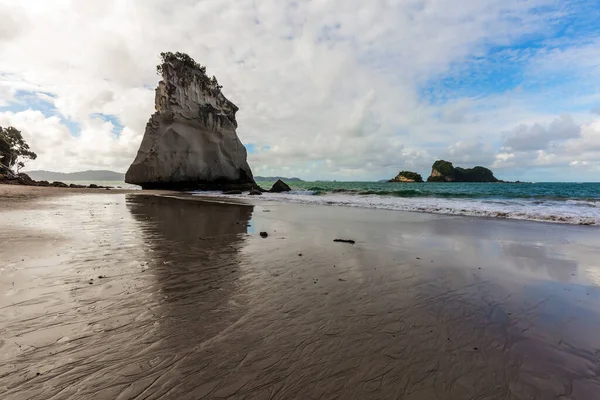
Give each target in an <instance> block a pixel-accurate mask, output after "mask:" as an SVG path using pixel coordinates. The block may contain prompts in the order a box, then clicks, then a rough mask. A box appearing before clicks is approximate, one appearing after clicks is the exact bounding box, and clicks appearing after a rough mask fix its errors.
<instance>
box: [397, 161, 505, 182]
mask: <svg viewBox="0 0 600 400" xmlns="http://www.w3.org/2000/svg"><path fill="white" fill-rule="evenodd" d="M387 182H406V183H412V182H423V177H422V176H421V175H420V174H418V173H416V172H412V171H400V172H399V173H398V175H396V177H394V178H393V179H390V180H389V181H387ZM427 182H504V181H501V180H498V179H497V178H496V177H495V176H494V173H493V172H492V171H491V170H489V169H488V168H485V167H480V166H477V167H473V168H461V167H454V165H452V163H451V162H449V161H445V160H437V161H436V162H434V163H433V165H432V166H431V175H430V176H429V178H427Z"/></svg>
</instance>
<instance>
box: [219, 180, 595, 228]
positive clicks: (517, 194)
mask: <svg viewBox="0 0 600 400" xmlns="http://www.w3.org/2000/svg"><path fill="white" fill-rule="evenodd" d="M272 184H273V182H259V185H260V186H261V187H263V188H265V189H269V188H270V187H271V185H272ZM288 184H289V185H290V187H291V188H292V192H289V193H285V194H272V193H265V194H264V195H263V196H262V197H261V200H273V201H286V202H294V203H306V204H324V205H331V206H347V207H364V208H379V209H386V210H398V211H415V212H428V213H437V214H448V215H466V216H477V217H490V218H509V219H521V220H531V221H546V222H556V223H565V224H579V225H597V226H600V183H387V182H383V183H382V182H288ZM211 195H212V194H211ZM215 195H217V196H224V195H221V194H218V193H216V194H215ZM227 197H245V195H242V196H235V195H233V196H227Z"/></svg>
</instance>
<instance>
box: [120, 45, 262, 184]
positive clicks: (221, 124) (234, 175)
mask: <svg viewBox="0 0 600 400" xmlns="http://www.w3.org/2000/svg"><path fill="white" fill-rule="evenodd" d="M161 56H162V64H161V65H159V66H158V67H157V71H158V72H159V74H161V75H162V80H161V81H160V82H159V84H158V87H157V88H156V95H155V109H156V112H155V113H154V114H153V115H152V116H151V117H150V121H149V122H148V124H147V125H146V131H145V133H144V137H143V140H142V143H141V145H140V148H139V150H138V153H137V156H136V158H135V160H134V161H133V163H132V164H131V166H130V167H129V170H128V171H127V173H126V174H125V182H127V183H131V184H135V185H140V186H142V188H143V189H176V190H181V189H186V190H187V189H190V190H195V189H198V190H251V189H257V188H258V187H257V185H256V183H255V181H254V178H253V176H252V171H251V170H250V166H249V165H248V162H247V153H246V148H245V147H244V145H243V144H242V143H241V142H240V140H239V138H238V136H237V133H236V128H237V126H238V125H237V121H236V119H235V114H236V112H237V111H238V107H237V106H236V105H235V104H233V103H232V102H231V101H229V100H228V99H227V98H226V97H225V96H224V95H223V93H222V92H221V86H220V85H219V84H218V82H217V80H216V78H215V77H214V76H213V77H212V78H209V77H208V76H207V75H206V68H205V67H203V66H201V65H200V64H198V63H196V62H195V61H194V60H193V59H192V58H191V57H189V56H188V55H186V54H182V53H175V54H173V53H162V54H161Z"/></svg>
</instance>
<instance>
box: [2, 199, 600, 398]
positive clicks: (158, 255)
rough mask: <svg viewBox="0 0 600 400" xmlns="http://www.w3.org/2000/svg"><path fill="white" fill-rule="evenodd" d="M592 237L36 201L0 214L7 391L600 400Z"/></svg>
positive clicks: (363, 214)
mask: <svg viewBox="0 0 600 400" xmlns="http://www.w3.org/2000/svg"><path fill="white" fill-rule="evenodd" d="M265 211H269V212H265ZM263 231H264V232H268V234H269V235H268V237H267V238H261V237H260V235H259V233H260V232H263ZM598 237H600V233H599V231H598V230H593V229H589V228H581V227H563V226H548V225H545V224H539V223H524V222H511V221H488V220H476V219H469V218H456V217H440V216H428V215H423V214H407V213H399V212H385V211H377V210H358V209H347V208H334V207H311V206H296V205H289V204H287V205H286V204H274V203H269V204H265V203H260V202H257V203H256V205H255V206H248V205H247V206H243V205H226V204H215V203H204V202H198V201H184V200H177V199H171V198H161V197H153V196H145V195H124V194H106V195H84V194H82V195H77V196H70V197H60V198H49V199H41V200H38V202H37V203H32V205H31V206H30V207H29V208H27V209H19V210H15V211H3V212H0V293H1V294H2V296H1V297H0V317H1V319H0V338H1V339H0V398H1V399H11V400H12V399H19V400H20V399H44V400H46V399H204V398H207V399H209V398H210V399H217V398H235V399H238V398H239V399H333V398H340V399H585V400H587V399H596V398H600V381H599V378H598V374H599V372H600V335H599V334H598V328H599V327H600V317H599V310H600V307H599V305H600V290H599V289H598V283H600V271H599V264H598V260H600V257H599V256H600V250H599V248H598V243H600V241H598ZM336 238H345V239H346V238H347V239H353V240H355V241H356V243H355V244H354V245H349V244H345V243H335V242H333V239H336ZM299 254H302V256H299ZM100 277H101V278H100Z"/></svg>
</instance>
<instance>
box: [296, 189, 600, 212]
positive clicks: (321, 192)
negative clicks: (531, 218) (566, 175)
mask: <svg viewBox="0 0 600 400" xmlns="http://www.w3.org/2000/svg"><path fill="white" fill-rule="evenodd" d="M294 193H298V194H303V193H307V194H312V195H315V196H327V195H332V194H333V195H335V194H345V195H356V196H369V195H373V196H389V197H401V198H411V197H421V198H422V197H432V198H442V199H454V198H456V199H495V200H500V201H501V200H506V199H508V200H511V199H528V200H532V201H535V202H538V203H539V204H542V203H543V202H544V201H562V202H574V203H579V202H581V204H586V205H588V206H593V207H600V199H597V198H579V199H573V198H571V197H569V196H567V195H548V194H527V193H503V194H490V193H485V192H479V193H464V192H450V191H448V192H444V191H429V190H420V189H402V190H377V189H345V188H336V189H326V188H324V187H320V186H314V187H310V188H308V189H307V190H298V191H295V192H294Z"/></svg>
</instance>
